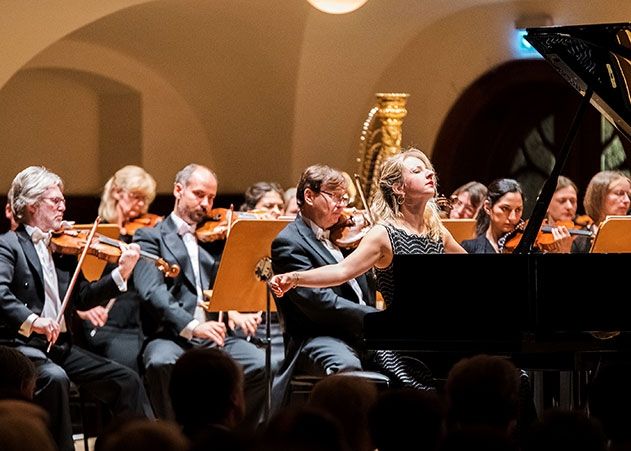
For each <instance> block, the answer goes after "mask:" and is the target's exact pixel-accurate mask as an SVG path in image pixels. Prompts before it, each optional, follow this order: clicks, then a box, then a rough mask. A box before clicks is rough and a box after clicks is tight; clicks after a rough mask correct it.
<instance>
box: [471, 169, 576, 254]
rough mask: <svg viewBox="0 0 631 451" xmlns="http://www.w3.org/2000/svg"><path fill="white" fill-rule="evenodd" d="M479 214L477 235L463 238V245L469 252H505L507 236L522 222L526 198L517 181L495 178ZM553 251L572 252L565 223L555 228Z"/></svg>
mask: <svg viewBox="0 0 631 451" xmlns="http://www.w3.org/2000/svg"><path fill="white" fill-rule="evenodd" d="M487 190H488V191H487V195H486V199H485V200H484V203H483V205H482V208H480V211H479V212H478V215H477V217H476V230H475V231H476V238H473V239H471V240H464V241H463V242H462V247H463V248H464V249H465V250H466V251H467V252H468V253H470V254H494V253H502V251H504V249H503V243H502V240H505V239H506V238H507V236H510V234H512V233H514V232H515V231H516V230H519V229H518V227H519V226H521V225H522V224H523V222H522V214H523V210H524V197H523V192H522V189H521V186H520V184H519V182H517V180H513V179H508V178H503V179H497V180H494V181H493V182H491V183H490V184H489V186H488V187H487ZM552 234H553V244H552V245H551V246H549V251H550V252H557V253H559V252H569V250H570V246H571V245H572V237H571V236H570V233H569V231H568V229H567V227H565V226H560V227H553V228H552Z"/></svg>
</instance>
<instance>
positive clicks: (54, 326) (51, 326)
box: [32, 316, 61, 343]
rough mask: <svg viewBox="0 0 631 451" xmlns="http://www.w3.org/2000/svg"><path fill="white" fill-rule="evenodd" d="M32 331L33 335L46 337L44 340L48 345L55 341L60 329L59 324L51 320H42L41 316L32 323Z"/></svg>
mask: <svg viewBox="0 0 631 451" xmlns="http://www.w3.org/2000/svg"><path fill="white" fill-rule="evenodd" d="M32 330H33V332H35V333H38V334H42V335H46V340H47V341H49V342H50V343H54V342H56V341H57V337H59V332H61V328H60V327H59V323H58V322H57V321H55V320H54V319H52V318H42V317H41V316H40V317H39V318H37V319H36V320H35V321H33V326H32Z"/></svg>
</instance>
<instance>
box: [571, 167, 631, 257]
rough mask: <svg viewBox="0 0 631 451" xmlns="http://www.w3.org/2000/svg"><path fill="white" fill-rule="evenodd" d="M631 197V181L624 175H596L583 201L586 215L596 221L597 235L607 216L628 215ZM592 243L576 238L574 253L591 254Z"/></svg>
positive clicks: (589, 238)
mask: <svg viewBox="0 0 631 451" xmlns="http://www.w3.org/2000/svg"><path fill="white" fill-rule="evenodd" d="M630 195H631V180H630V179H629V177H628V176H627V175H625V174H624V173H622V172H618V171H600V172H598V173H597V174H596V175H594V176H593V177H592V179H591V180H590V181H589V184H588V185H587V189H586V190H585V198H584V199H583V206H584V207H585V213H587V215H588V216H589V217H590V218H592V219H593V221H594V225H593V226H592V231H593V232H594V233H596V232H597V231H598V226H599V225H600V223H601V222H603V221H604V220H605V219H606V218H607V216H611V215H626V214H627V212H628V211H629V206H630V204H631V200H630V198H629V196H630ZM592 241H593V238H592V237H588V236H578V237H576V238H575V239H574V243H572V252H573V253H586V252H589V251H590V249H591V246H592Z"/></svg>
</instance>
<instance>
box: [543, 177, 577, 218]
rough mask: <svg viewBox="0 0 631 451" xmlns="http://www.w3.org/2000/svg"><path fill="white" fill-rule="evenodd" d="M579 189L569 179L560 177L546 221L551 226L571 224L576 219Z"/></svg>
mask: <svg viewBox="0 0 631 451" xmlns="http://www.w3.org/2000/svg"><path fill="white" fill-rule="evenodd" d="M577 199H578V188H577V187H576V184H575V183H574V182H573V181H572V180H570V179H569V178H567V177H564V176H562V175H561V176H559V179H558V180H557V186H556V189H555V190H554V194H553V195H552V199H551V200H550V205H549V206H548V212H547V215H546V221H547V223H548V224H550V225H555V224H557V223H571V222H573V221H574V218H575V217H576V208H577V203H578V201H577Z"/></svg>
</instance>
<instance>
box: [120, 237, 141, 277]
mask: <svg viewBox="0 0 631 451" xmlns="http://www.w3.org/2000/svg"><path fill="white" fill-rule="evenodd" d="M139 258H140V246H138V244H136V243H132V244H125V246H124V247H122V248H121V256H120V258H119V259H118V268H119V270H120V273H121V277H122V278H123V279H125V280H127V279H129V277H130V276H131V273H132V271H133V270H134V267H135V266H136V263H138V259H139Z"/></svg>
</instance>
